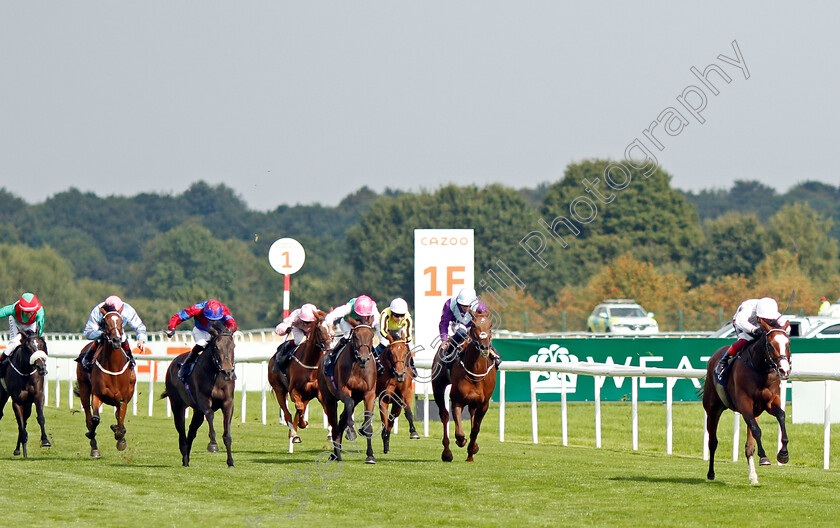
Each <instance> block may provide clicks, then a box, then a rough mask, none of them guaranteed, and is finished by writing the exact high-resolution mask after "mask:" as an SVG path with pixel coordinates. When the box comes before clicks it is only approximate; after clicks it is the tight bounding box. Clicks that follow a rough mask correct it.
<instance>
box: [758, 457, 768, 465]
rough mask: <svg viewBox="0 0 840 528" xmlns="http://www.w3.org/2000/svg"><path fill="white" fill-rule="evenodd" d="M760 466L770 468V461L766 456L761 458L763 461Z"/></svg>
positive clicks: (760, 461) (759, 463)
mask: <svg viewBox="0 0 840 528" xmlns="http://www.w3.org/2000/svg"><path fill="white" fill-rule="evenodd" d="M758 465H759V466H769V465H770V459H769V458H767V457H766V456H764V457H761V460H759V461H758Z"/></svg>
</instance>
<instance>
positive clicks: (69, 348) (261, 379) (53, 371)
mask: <svg viewBox="0 0 840 528" xmlns="http://www.w3.org/2000/svg"><path fill="white" fill-rule="evenodd" d="M3 337H4V336H0V339H3ZM46 337H47V347H48V350H49V355H50V358H49V360H48V364H47V368H48V370H49V374H48V375H47V383H46V384H45V391H46V392H47V401H48V402H49V401H51V400H50V397H49V395H50V393H52V394H53V399H54V402H55V406H56V407H58V406H60V404H61V393H62V391H63V390H66V391H67V393H66V394H67V402H68V403H67V405H68V407H69V408H71V409H72V408H73V381H74V380H75V377H76V376H75V372H76V363H75V361H74V360H75V358H76V357H77V356H78V355H79V352H80V351H81V349H82V347H83V346H84V345H85V344H86V343H87V341H86V340H84V339H83V338H82V337H81V336H80V335H78V334H49V335H47V336H46ZM236 341H237V344H236V347H237V348H236V362H237V365H236V375H237V389H238V390H239V392H240V414H241V420H242V422H245V416H246V409H247V393H248V392H249V391H251V392H254V391H258V392H259V393H260V405H261V418H262V420H261V421H262V423H263V424H266V423H267V416H266V413H267V392H268V391H270V390H271V388H270V386H269V384H268V377H267V376H268V360H269V359H270V358H271V355H272V354H273V353H274V351H275V349H276V346H277V344H278V341H275V340H274V339H273V334H271V332H270V331H269V330H261V331H254V332H249V333H241V332H237V334H236ZM191 347H192V334H190V333H189V332H179V333H178V335H176V337H175V338H173V339H168V338H166V337H164V336H163V334H157V335H156V334H150V335H149V342H148V343H147V349H148V351H150V352H151V354H146V355H138V356H136V358H137V359H138V379H137V383H138V385H139V384H140V383H148V415H149V416H152V413H153V403H154V400H155V388H156V383H160V382H162V381H163V379H164V376H165V373H166V369H167V368H168V366H169V364H170V363H171V361H172V360H173V359H174V355H177V354H176V352H177V353H180V352H183V351H186V350H188V349H189V348H191ZM173 351H174V352H173ZM417 366H418V368H420V369H421V377H422V376H423V374H424V372H425V373H426V376H428V372H429V371H428V370H426V369H428V368H430V367H431V362H430V361H428V360H421V359H418V360H417ZM506 371H529V372H559V373H563V374H564V375H562V376H560V378H561V380H562V382H563V383H565V382H566V377H567V376H566V375H567V374H577V375H585V376H593V377H594V381H595V402H594V403H595V445H596V447H598V448H600V447H601V395H600V393H601V388H602V387H603V385H604V383H605V382H606V379H607V378H608V377H614V376H620V377H628V378H630V379H631V387H632V389H631V394H632V396H631V415H632V429H633V431H632V438H633V444H632V445H633V450H638V448H639V441H638V433H639V428H638V383H639V378H640V377H660V378H665V379H666V383H665V386H666V401H665V404H666V405H665V412H666V452H667V453H668V454H671V453H672V440H673V422H672V413H673V397H672V395H673V387H674V384H675V383H676V381H677V380H678V379H688V378H702V377H704V376H705V375H706V371H705V370H700V369H667V368H655V367H628V366H623V365H606V364H598V363H586V364H584V363H579V364H568V363H539V364H538V365H535V364H534V363H530V362H525V361H505V362H503V363H502V367H501V370H500V372H499V378H498V383H499V394H500V401H499V404H500V405H499V440H500V441H502V442H504V440H505V384H506ZM790 380H791V381H822V382H824V384H825V422H824V434H823V467H824V468H825V469H828V468H829V460H830V438H831V437H830V434H831V432H830V423H831V420H830V410H831V386H830V383H829V382H830V381H840V372H816V371H796V370H794V371H793V374H792V375H791V377H790ZM62 382H64V383H66V387H62ZM785 383H786V382H783V390H782V394H784V395H786V394H787V390H786V387H785ZM51 384H52V388H51V387H50V385H51ZM423 385H424V392H423V395H424V402H423V405H424V411H425V412H424V423H423V433H424V435H425V436H429V401H430V394H429V393H428V386H429V384H428V383H425V384H423ZM533 387H534V384H533V383H532V389H531V428H532V441H533V442H534V443H537V442H538V439H539V435H538V430H539V427H538V421H537V394H538V393H539V392H542V391H540V390H538V389H534V388H533ZM158 390H160V391H162V390H163V389H162V388H161V387H158ZM560 392H561V404H560V405H561V411H560V413H561V427H562V442H563V445H564V446H565V445H568V420H567V401H566V391H565V390H563V389H561V390H560ZM137 400H138V399H137V398H134V399H133V402H132V413H133V414H134V415H137V406H138V403H137ZM782 406H783V408H784V406H785V398H784V397H783V400H782ZM307 411H308V409H307ZM169 413H170V409H169V405H168V401H167V416H168V415H169ZM739 419H740V416H739V415H737V414H736V415H735V425H736V427H734V433H733V435H734V439H733V455H732V456H733V460H737V458H738V452H739V445H738V444H739V440H738V436H739V433H740V427H739ZM324 423H325V427H326V418H325V419H324ZM703 429H704V435H703V439H704V440H703V455H704V459H708V432H707V431H706V423H705V420H704V421H703ZM778 443H779V445H781V431H780V432H779V440H778Z"/></svg>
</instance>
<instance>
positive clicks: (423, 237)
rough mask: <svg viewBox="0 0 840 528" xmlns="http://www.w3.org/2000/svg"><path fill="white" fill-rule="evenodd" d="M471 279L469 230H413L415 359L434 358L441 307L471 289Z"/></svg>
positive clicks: (472, 256)
mask: <svg viewBox="0 0 840 528" xmlns="http://www.w3.org/2000/svg"><path fill="white" fill-rule="evenodd" d="M474 276H475V263H474V246H473V230H472V229H415V230H414V321H415V326H416V330H415V338H416V340H417V341H416V344H417V345H418V347H419V346H422V347H423V348H422V351H421V352H418V353H417V357H418V358H431V357H433V356H434V352H435V349H434V348H435V344H436V343H437V340H438V339H439V335H440V334H439V333H438V324H439V323H440V317H441V311H442V310H443V303H444V302H445V301H446V300H447V299H449V298H450V297H452V296H455V295H458V292H459V291H460V290H461V288H472V287H473V278H474Z"/></svg>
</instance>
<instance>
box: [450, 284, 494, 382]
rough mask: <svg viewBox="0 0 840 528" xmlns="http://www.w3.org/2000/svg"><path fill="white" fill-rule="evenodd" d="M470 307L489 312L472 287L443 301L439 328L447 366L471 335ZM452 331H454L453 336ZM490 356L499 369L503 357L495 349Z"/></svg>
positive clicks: (463, 289) (452, 361)
mask: <svg viewBox="0 0 840 528" xmlns="http://www.w3.org/2000/svg"><path fill="white" fill-rule="evenodd" d="M470 309H472V310H474V311H476V312H487V306H486V305H485V304H484V302H483V301H482V300H481V299H479V298H478V296H476V294H475V290H474V289H472V288H462V289H461V291H460V292H458V295H457V296H455V297H452V298H451V299H447V300H446V301H444V303H443V313H442V314H441V316H440V325H438V330H440V351H441V352H440V359H441V362H442V363H443V365H444V366H445V367H446V368H449V367H451V366H452V363H454V361H455V358H456V357H457V356H458V352H459V350H460V348H461V346H462V345H463V344H464V342H465V341H466V340H467V339H468V337H469V334H468V330H469V328H471V327H472V314H471V313H470ZM450 332H452V336H451V337H450ZM490 358H491V359H492V360H493V363H494V364H495V365H496V368H497V369H498V368H499V364H500V363H501V362H502V358H501V357H499V354H498V353H497V352H496V350H495V349H492V350H491V351H490Z"/></svg>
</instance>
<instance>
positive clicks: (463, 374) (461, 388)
mask: <svg viewBox="0 0 840 528" xmlns="http://www.w3.org/2000/svg"><path fill="white" fill-rule="evenodd" d="M470 314H471V315H472V326H471V327H470V329H469V336H468V339H467V343H466V344H465V345H464V349H463V352H462V353H461V355H460V357H461V359H459V360H458V361H457V362H456V363H455V364H454V365H452V369H451V370H449V371H447V370H446V369H445V368H443V367H442V364H441V350H438V353H437V354H436V355H435V360H434V363H435V364H433V365H432V371H433V372H436V373H437V375H436V376H435V377H434V378H433V379H432V390H433V391H434V395H435V404H436V405H437V406H438V411H439V414H440V421H441V422H442V423H443V453H442V454H441V460H443V461H444V462H452V451H450V450H449V431H448V430H447V425H448V424H449V411H447V410H446V405H445V402H444V391H445V390H446V386H447V385H450V384H451V385H452V389H451V390H450V393H449V399H450V402H451V406H452V413H453V416H454V418H455V443H456V444H458V447H464V445H465V444H466V443H467V440H466V436H465V435H464V427H463V424H462V423H461V413H462V411H463V409H464V406H468V407H469V410H470V425H471V428H470V445H469V446H468V447H467V455H468V456H467V462H472V461H473V455H474V454H476V453H478V442H476V438H478V432H479V431H480V430H481V421H482V420H483V419H484V415H485V414H486V413H487V409H488V407H489V406H490V397H491V396H492V395H493V389H495V388H496V369H495V368H494V366H495V365H494V364H493V360H492V359H491V358H490V357H489V356H490V351H491V350H492V345H491V341H490V340H491V330H492V329H491V326H492V325H491V320H490V315H489V314H488V313H487V312H474V311H472V310H470Z"/></svg>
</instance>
